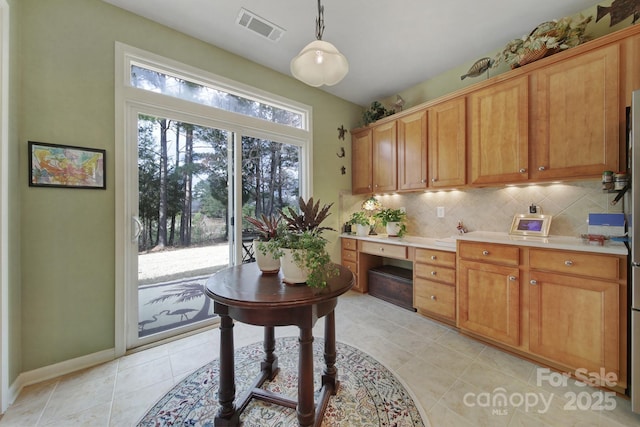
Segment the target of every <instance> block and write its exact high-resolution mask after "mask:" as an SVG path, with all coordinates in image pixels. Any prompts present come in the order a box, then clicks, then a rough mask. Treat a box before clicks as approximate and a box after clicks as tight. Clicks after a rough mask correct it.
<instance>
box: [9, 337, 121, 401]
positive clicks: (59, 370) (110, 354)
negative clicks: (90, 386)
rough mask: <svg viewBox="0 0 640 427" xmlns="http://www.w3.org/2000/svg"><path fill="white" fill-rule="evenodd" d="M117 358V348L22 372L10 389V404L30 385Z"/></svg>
mask: <svg viewBox="0 0 640 427" xmlns="http://www.w3.org/2000/svg"><path fill="white" fill-rule="evenodd" d="M115 358H116V352H115V348H111V349H108V350H103V351H99V352H97V353H92V354H88V355H86V356H81V357H76V358H75V359H70V360H65V361H64V362H60V363H56V364H54V365H49V366H44V367H42V368H38V369H34V370H31V371H26V372H22V373H21V374H20V375H18V378H16V380H15V381H14V382H13V383H12V384H11V386H10V387H9V396H8V397H9V403H10V404H12V403H13V402H15V400H16V399H17V398H18V396H19V395H20V392H21V391H22V389H23V388H24V387H26V386H28V385H31V384H36V383H39V382H42V381H46V380H50V379H52V378H56V377H59V376H61V375H66V374H69V373H71V372H75V371H78V370H80V369H86V368H90V367H92V366H96V365H99V364H101V363H105V362H109V361H111V360H114V359H115Z"/></svg>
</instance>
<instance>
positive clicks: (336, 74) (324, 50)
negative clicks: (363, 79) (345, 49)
mask: <svg viewBox="0 0 640 427" xmlns="http://www.w3.org/2000/svg"><path fill="white" fill-rule="evenodd" d="M323 32H324V6H322V5H321V4H320V0H318V19H316V38H317V40H314V41H312V42H311V43H309V44H308V45H306V46H305V47H304V49H302V50H301V51H300V53H299V54H298V55H297V56H296V57H295V58H293V59H292V60H291V74H293V77H295V78H296V79H298V80H300V81H302V82H304V83H306V84H308V85H309V86H314V87H318V86H322V85H327V86H333V85H335V84H337V83H339V82H340V80H342V79H343V78H344V76H346V75H347V73H348V72H349V63H348V62H347V58H345V56H344V55H343V54H341V53H340V52H339V51H338V49H336V47H335V46H334V45H332V44H331V43H329V42H326V41H324V40H322V33H323Z"/></svg>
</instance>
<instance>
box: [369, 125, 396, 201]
mask: <svg viewBox="0 0 640 427" xmlns="http://www.w3.org/2000/svg"><path fill="white" fill-rule="evenodd" d="M396 128H397V123H396V121H392V122H389V123H384V124H381V125H378V126H374V127H373V129H372V133H373V135H372V138H373V191H374V192H376V193H377V192H384V191H395V190H397V189H398V185H397V184H398V176H397V157H398V154H397V150H398V140H397V133H396Z"/></svg>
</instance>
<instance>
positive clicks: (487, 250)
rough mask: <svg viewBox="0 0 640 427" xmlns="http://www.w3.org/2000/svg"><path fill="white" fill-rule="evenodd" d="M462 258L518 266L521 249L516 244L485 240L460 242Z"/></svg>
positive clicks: (459, 247) (459, 248)
mask: <svg viewBox="0 0 640 427" xmlns="http://www.w3.org/2000/svg"><path fill="white" fill-rule="evenodd" d="M458 250H459V253H458V255H459V256H460V258H464V259H469V260H473V261H480V262H491V263H495V264H504V265H512V266H516V265H519V264H520V249H519V248H518V247H516V246H509V245H496V244H493V243H483V242H459V245H458Z"/></svg>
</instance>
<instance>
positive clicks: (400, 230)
mask: <svg viewBox="0 0 640 427" xmlns="http://www.w3.org/2000/svg"><path fill="white" fill-rule="evenodd" d="M375 217H376V218H378V219H379V220H380V222H382V225H383V226H384V227H386V228H387V234H388V235H389V237H402V236H404V234H405V233H406V232H407V225H406V221H407V213H406V212H405V211H403V210H402V209H392V208H387V209H382V210H381V211H379V212H376V214H375Z"/></svg>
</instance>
